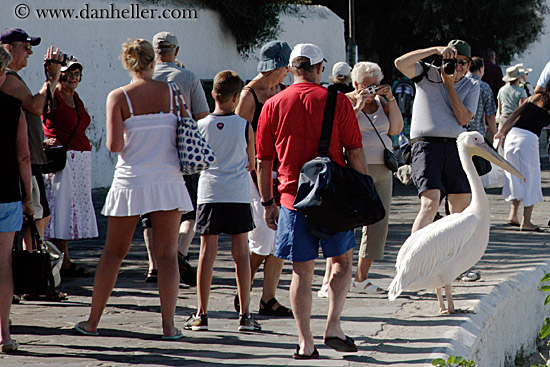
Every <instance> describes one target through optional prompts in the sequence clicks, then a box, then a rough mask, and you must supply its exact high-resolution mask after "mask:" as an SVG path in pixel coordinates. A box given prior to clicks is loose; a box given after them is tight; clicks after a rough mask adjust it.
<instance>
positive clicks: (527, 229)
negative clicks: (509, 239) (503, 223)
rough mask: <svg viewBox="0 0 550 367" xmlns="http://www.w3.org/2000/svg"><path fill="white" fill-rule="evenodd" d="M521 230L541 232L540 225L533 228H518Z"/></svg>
mask: <svg viewBox="0 0 550 367" xmlns="http://www.w3.org/2000/svg"><path fill="white" fill-rule="evenodd" d="M519 230H520V231H521V232H543V230H542V229H541V228H540V227H535V228H520V229H519Z"/></svg>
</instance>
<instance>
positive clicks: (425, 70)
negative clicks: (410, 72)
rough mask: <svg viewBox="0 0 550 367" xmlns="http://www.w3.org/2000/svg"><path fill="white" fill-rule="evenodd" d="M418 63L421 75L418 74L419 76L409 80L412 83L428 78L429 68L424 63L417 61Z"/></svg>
mask: <svg viewBox="0 0 550 367" xmlns="http://www.w3.org/2000/svg"><path fill="white" fill-rule="evenodd" d="M419 62H420V66H422V73H420V75H417V76H415V77H414V78H412V79H411V80H412V81H413V83H418V82H420V81H421V80H422V79H424V77H427V76H428V70H430V67H429V66H428V65H427V64H426V63H425V62H424V61H419Z"/></svg>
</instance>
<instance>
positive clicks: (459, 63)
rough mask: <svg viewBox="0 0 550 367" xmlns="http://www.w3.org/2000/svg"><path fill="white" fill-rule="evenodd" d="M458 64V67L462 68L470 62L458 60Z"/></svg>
mask: <svg viewBox="0 0 550 367" xmlns="http://www.w3.org/2000/svg"><path fill="white" fill-rule="evenodd" d="M456 63H457V64H458V65H460V66H466V65H468V61H466V60H458V61H457V62H456Z"/></svg>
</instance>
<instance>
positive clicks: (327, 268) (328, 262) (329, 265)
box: [322, 257, 332, 285]
mask: <svg viewBox="0 0 550 367" xmlns="http://www.w3.org/2000/svg"><path fill="white" fill-rule="evenodd" d="M331 271H332V258H331V257H329V258H328V259H326V263H325V275H324V276H323V284H322V285H326V284H328V282H329V281H330V273H331Z"/></svg>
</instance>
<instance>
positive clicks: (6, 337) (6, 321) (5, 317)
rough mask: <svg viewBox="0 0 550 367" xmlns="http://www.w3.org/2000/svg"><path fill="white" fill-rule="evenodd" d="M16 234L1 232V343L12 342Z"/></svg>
mask: <svg viewBox="0 0 550 367" xmlns="http://www.w3.org/2000/svg"><path fill="white" fill-rule="evenodd" d="M14 235H15V232H0V343H9V342H12V341H13V340H12V338H11V336H10V309H11V301H12V295H13V277H12V268H11V249H12V244H13V236H14Z"/></svg>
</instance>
